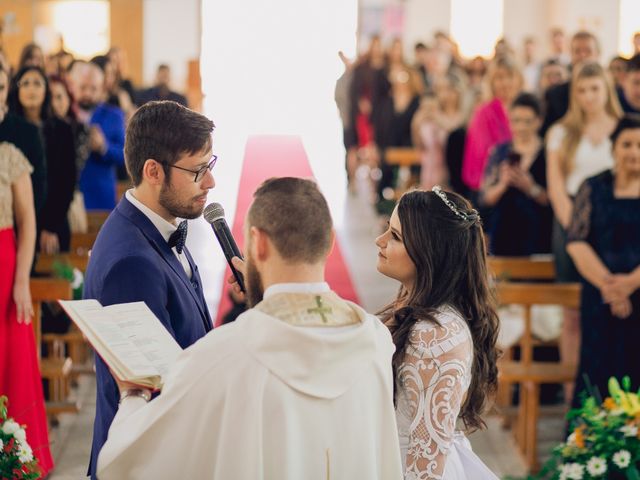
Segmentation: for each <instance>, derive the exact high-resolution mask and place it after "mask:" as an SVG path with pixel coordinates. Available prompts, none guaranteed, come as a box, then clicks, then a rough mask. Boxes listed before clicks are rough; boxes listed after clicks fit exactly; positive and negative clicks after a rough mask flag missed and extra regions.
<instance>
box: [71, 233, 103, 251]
mask: <svg viewBox="0 0 640 480" xmlns="http://www.w3.org/2000/svg"><path fill="white" fill-rule="evenodd" d="M97 236H98V232H87V233H72V234H71V244H70V248H69V250H70V252H71V253H74V254H76V255H87V254H88V253H89V251H90V250H91V249H92V248H93V244H94V243H95V242H96V237H97Z"/></svg>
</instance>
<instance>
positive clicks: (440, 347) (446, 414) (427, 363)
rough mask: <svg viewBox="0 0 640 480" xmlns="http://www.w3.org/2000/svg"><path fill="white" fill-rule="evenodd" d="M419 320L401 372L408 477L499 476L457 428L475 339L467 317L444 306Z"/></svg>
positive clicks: (399, 413)
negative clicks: (429, 318)
mask: <svg viewBox="0 0 640 480" xmlns="http://www.w3.org/2000/svg"><path fill="white" fill-rule="evenodd" d="M436 319H437V320H438V322H439V325H438V324H436V323H434V322H431V321H426V320H425V321H420V322H416V324H415V325H414V326H413V328H412V330H411V332H410V334H409V344H408V345H407V352H406V358H405V361H404V363H403V364H402V366H401V368H400V370H399V372H398V375H399V380H400V381H399V387H398V394H397V402H396V403H397V407H396V417H397V422H398V432H399V437H400V450H401V456H402V461H403V469H404V478H405V480H426V479H429V480H432V479H438V480H440V479H441V480H497V479H498V477H497V476H496V475H495V474H494V473H492V472H491V470H489V469H488V468H487V467H486V465H485V464H484V463H483V462H482V460H480V458H479V457H478V456H477V455H476V454H475V453H473V451H472V450H471V445H470V444H469V441H468V440H467V438H466V437H465V436H464V434H463V433H462V432H460V431H456V421H457V419H458V415H459V413H460V408H461V406H462V403H463V401H464V398H465V394H466V392H467V389H468V388H469V384H470V383H471V375H472V365H473V340H472V337H471V332H470V331H469V328H468V326H467V323H466V322H465V321H464V319H463V318H462V317H461V316H460V314H459V313H457V312H456V311H455V310H454V309H453V308H449V307H444V308H442V309H441V311H440V312H439V313H438V314H437V315H436Z"/></svg>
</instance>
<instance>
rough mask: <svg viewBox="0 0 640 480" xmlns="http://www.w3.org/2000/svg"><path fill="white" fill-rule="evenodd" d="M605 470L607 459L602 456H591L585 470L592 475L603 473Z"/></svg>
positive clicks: (596, 475) (597, 475)
mask: <svg viewBox="0 0 640 480" xmlns="http://www.w3.org/2000/svg"><path fill="white" fill-rule="evenodd" d="M606 471H607V461H606V460H605V459H604V458H602V457H591V458H590V459H589V461H588V462H587V472H589V475H591V476H592V477H599V476H600V475H604V474H605V473H606Z"/></svg>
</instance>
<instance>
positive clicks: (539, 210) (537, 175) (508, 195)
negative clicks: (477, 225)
mask: <svg viewBox="0 0 640 480" xmlns="http://www.w3.org/2000/svg"><path fill="white" fill-rule="evenodd" d="M541 113H542V109H541V107H540V103H539V102H538V100H537V99H536V98H535V97H534V96H533V95H531V94H530V93H523V94H520V95H519V96H518V97H516V99H515V100H514V102H513V103H512V104H511V107H510V108H509V126H510V128H511V132H512V133H513V140H512V141H509V142H506V143H502V144H499V145H497V146H496V147H494V148H493V150H492V151H491V154H490V156H489V162H488V165H487V168H486V170H485V174H484V180H483V183H482V188H481V190H480V195H479V198H478V201H479V203H480V206H481V207H483V208H486V209H487V212H486V213H485V217H486V218H488V222H487V226H486V231H487V234H488V236H489V251H490V253H491V254H493V255H503V256H527V255H532V254H535V253H550V252H551V221H552V214H551V207H550V206H549V198H548V197H547V191H546V189H547V168H546V159H545V151H544V145H543V142H542V139H541V138H540V137H539V135H538V129H539V128H540V125H541V123H542V119H541Z"/></svg>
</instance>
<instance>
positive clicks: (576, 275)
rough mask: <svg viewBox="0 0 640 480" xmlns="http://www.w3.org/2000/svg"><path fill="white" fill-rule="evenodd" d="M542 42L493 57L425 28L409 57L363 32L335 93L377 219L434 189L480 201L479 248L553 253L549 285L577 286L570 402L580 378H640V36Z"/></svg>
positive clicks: (569, 336)
mask: <svg viewBox="0 0 640 480" xmlns="http://www.w3.org/2000/svg"><path fill="white" fill-rule="evenodd" d="M550 44H551V51H552V53H551V55H550V56H549V57H548V58H546V59H545V60H543V61H539V60H537V59H536V56H535V47H536V43H535V40H534V39H533V38H526V39H525V41H524V44H523V49H522V53H521V55H517V54H516V53H515V51H514V49H513V48H512V47H511V46H510V45H509V43H508V42H507V41H506V40H504V39H502V40H500V41H498V42H497V43H496V45H495V49H494V53H493V56H492V57H491V58H489V59H485V58H481V57H476V58H473V59H470V60H465V59H463V58H462V57H461V56H460V55H459V54H458V49H457V45H456V44H455V42H454V41H453V40H452V39H451V38H450V37H448V36H447V35H446V34H444V33H437V34H436V35H435V36H434V38H433V41H432V42H431V43H430V44H429V45H426V44H423V43H418V44H416V45H415V50H414V51H415V58H414V62H413V64H411V63H410V62H408V61H407V60H405V59H404V57H403V53H402V52H403V47H402V44H401V42H400V40H398V39H396V40H393V42H392V43H391V44H390V45H389V48H388V49H386V50H385V48H384V47H383V45H382V41H381V39H380V38H379V37H374V38H372V40H371V42H370V45H369V48H368V50H367V51H366V52H365V53H363V54H362V55H361V56H360V57H359V58H358V59H357V60H355V61H354V62H351V61H349V60H348V59H346V58H345V57H344V55H342V54H341V58H342V59H343V62H344V63H345V73H344V74H343V76H342V77H341V78H340V79H339V80H338V82H337V84H336V103H337V105H338V108H339V110H340V114H341V118H342V122H343V127H344V145H345V149H346V152H347V154H346V168H347V178H348V182H349V188H350V189H353V188H354V181H355V178H356V175H355V172H356V170H357V169H358V168H359V167H360V166H361V165H362V164H365V165H367V166H369V172H370V175H369V176H370V179H371V183H372V184H373V185H374V187H375V192H376V202H375V205H376V209H377V211H378V213H379V214H381V215H382V216H383V217H388V215H389V213H390V212H391V211H392V209H393V206H394V204H395V202H396V199H397V196H398V192H402V191H404V190H406V189H408V188H411V187H413V186H419V187H421V188H423V189H427V190H429V189H431V188H433V187H434V186H435V185H442V186H446V187H448V188H449V189H451V190H453V191H456V192H457V193H459V194H461V195H463V196H464V197H466V198H467V199H468V200H469V201H470V202H471V203H472V204H473V205H474V206H475V207H476V208H477V209H478V210H479V211H480V213H481V216H482V218H483V226H484V231H485V235H486V237H487V240H488V248H489V253H490V254H493V255H501V256H529V255H534V254H553V256H554V258H555V263H556V271H557V280H558V281H559V282H580V281H581V282H583V284H584V289H583V300H582V312H578V311H571V310H566V311H565V312H564V315H563V327H562V333H561V339H560V351H561V357H562V360H563V361H564V362H567V363H568V364H574V365H575V364H578V365H579V366H580V367H579V375H578V379H577V385H578V388H577V390H576V391H575V393H574V391H573V387H572V386H571V385H569V386H567V388H566V389H565V395H566V398H567V399H568V400H571V399H573V402H574V404H575V403H577V402H578V401H579V398H580V395H581V394H582V393H583V392H584V391H585V389H586V388H587V387H586V384H585V381H584V379H585V377H586V378H588V379H589V380H590V382H591V384H592V385H593V386H594V387H597V388H598V389H599V391H600V393H602V394H604V393H605V392H606V391H607V387H606V385H607V383H606V382H607V379H608V377H609V376H612V375H616V376H619V377H621V376H623V375H626V374H630V375H631V376H632V381H633V382H634V383H635V384H637V383H638V382H640V370H638V368H637V367H636V366H635V365H636V364H637V362H634V361H633V359H632V356H631V353H632V352H633V351H634V343H635V342H637V341H638V340H640V331H637V330H635V329H636V326H637V325H638V324H639V322H638V320H640V304H638V300H640V296H639V294H638V291H639V290H638V289H639V288H640V279H638V276H639V275H640V273H636V269H637V268H640V243H639V242H638V241H637V239H636V238H635V233H632V232H636V230H637V229H638V228H639V227H640V215H639V214H638V213H637V212H640V117H638V116H637V115H638V114H639V113H640V33H637V34H636V35H635V37H634V48H635V53H634V54H633V55H632V56H631V57H630V58H624V57H621V56H616V57H615V58H613V59H611V61H610V63H609V64H608V65H607V66H606V67H605V66H603V65H602V64H601V63H600V61H601V59H600V43H599V40H598V38H597V37H596V36H595V35H593V34H592V33H591V32H588V31H579V32H577V33H575V34H574V35H573V36H572V37H571V38H570V39H569V41H568V42H567V39H566V37H565V35H564V32H563V31H562V30H560V29H553V30H552V31H551V32H550ZM391 147H409V148H412V149H414V150H417V153H418V155H419V158H420V162H419V164H418V165H414V166H412V167H410V168H407V167H397V166H395V165H390V164H389V162H387V153H388V152H389V150H388V149H389V148H391ZM623 232H625V233H623ZM626 232H629V233H626ZM639 272H640V270H639ZM623 285H624V286H623ZM614 292H615V293H614ZM581 326H582V327H581ZM581 331H582V332H584V335H583V337H582V341H581V340H580V338H581V335H580V334H581ZM604 358H606V361H605V360H604Z"/></svg>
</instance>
